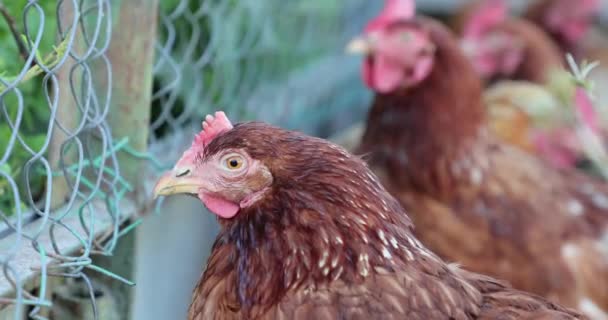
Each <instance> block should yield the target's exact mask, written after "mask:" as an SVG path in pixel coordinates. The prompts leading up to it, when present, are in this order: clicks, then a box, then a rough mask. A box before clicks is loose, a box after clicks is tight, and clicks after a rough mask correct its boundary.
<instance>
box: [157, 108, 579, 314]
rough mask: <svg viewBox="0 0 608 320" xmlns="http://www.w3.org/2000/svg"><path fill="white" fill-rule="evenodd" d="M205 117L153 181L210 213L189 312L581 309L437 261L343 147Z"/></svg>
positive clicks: (162, 190) (394, 204) (540, 311)
mask: <svg viewBox="0 0 608 320" xmlns="http://www.w3.org/2000/svg"><path fill="white" fill-rule="evenodd" d="M203 127H204V128H205V129H204V130H203V131H202V132H201V134H199V135H198V136H197V138H196V139H195V142H194V143H193V145H192V147H191V148H190V149H189V150H188V151H186V152H185V153H184V155H183V156H182V158H181V159H180V160H179V161H178V163H177V164H176V166H175V167H174V169H173V170H172V171H171V172H168V173H167V174H165V175H164V176H163V177H162V178H161V179H160V180H159V182H158V184H157V185H156V187H155V194H156V195H169V194H175V193H187V194H192V195H195V196H198V197H199V198H200V199H201V201H202V202H203V203H204V204H205V205H206V206H207V207H208V208H209V209H210V210H211V211H212V212H214V213H215V214H217V215H218V216H219V222H220V224H221V231H220V233H219V235H218V236H217V239H216V241H215V244H214V245H213V250H212V253H211V256H210V258H209V261H208V265H207V269H206V270H205V272H204V274H203V276H202V278H201V280H200V282H199V283H198V285H197V286H196V288H195V289H194V295H193V297H192V304H191V306H190V310H189V315H188V319H191V320H194V319H196V320H203V319H205V320H206V319H290V320H291V319H296V320H297V319H319V320H323V319H327V320H330V319H364V320H370V319H420V320H422V319H424V320H426V319H488V320H489V319H505V320H508V319H582V318H583V317H582V316H581V315H579V314H577V313H576V312H575V311H572V310H568V309H565V308H562V307H560V306H558V305H556V304H553V303H551V302H548V301H546V300H544V299H543V298H541V297H537V296H534V295H531V294H528V293H524V292H520V291H516V290H514V289H511V288H510V287H509V286H508V285H506V284H504V283H502V282H500V281H497V280H494V279H492V278H489V277H486V276H482V275H479V274H475V273H470V272H466V271H464V270H461V269H459V268H458V267H457V266H455V265H448V264H446V263H445V262H443V261H442V260H441V259H440V258H438V257H437V256H436V255H435V254H433V253H432V252H430V251H429V250H428V249H426V247H425V246H423V245H422V244H421V243H420V242H419V241H418V240H417V239H416V238H415V236H414V235H413V234H412V228H413V227H412V223H411V221H410V219H409V218H408V216H407V214H406V212H405V211H404V210H403V208H402V207H401V206H400V205H399V203H398V202H397V201H396V200H395V198H393V197H392V196H390V194H389V193H388V192H387V191H386V190H385V189H384V188H383V187H382V186H381V185H380V183H379V181H378V179H377V178H376V176H375V175H374V174H373V173H372V172H371V171H370V170H369V169H368V167H367V166H366V164H365V163H364V162H363V161H362V160H360V159H359V158H358V157H356V156H353V155H350V154H349V153H347V152H346V151H345V150H343V149H342V148H340V147H337V146H335V145H333V144H331V143H329V142H326V141H324V140H321V139H317V138H312V137H308V136H306V135H303V134H301V133H297V132H292V131H287V130H283V129H279V128H276V127H272V126H270V125H266V124H263V123H243V124H237V125H236V126H234V127H232V125H231V124H230V122H229V121H228V120H227V118H226V117H225V115H224V114H223V113H217V114H216V116H215V117H211V116H209V117H208V118H207V121H206V122H205V123H204V125H203Z"/></svg>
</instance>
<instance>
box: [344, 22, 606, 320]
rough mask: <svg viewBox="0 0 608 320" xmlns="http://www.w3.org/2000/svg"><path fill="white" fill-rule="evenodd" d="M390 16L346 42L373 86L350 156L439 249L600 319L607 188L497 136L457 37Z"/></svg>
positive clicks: (603, 306)
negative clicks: (364, 163) (368, 167)
mask: <svg viewBox="0 0 608 320" xmlns="http://www.w3.org/2000/svg"><path fill="white" fill-rule="evenodd" d="M396 16H397V15H396V14H394V13H393V14H392V15H390V16H387V15H385V14H384V13H381V14H380V16H379V17H378V18H376V19H375V20H373V21H372V22H370V24H369V25H368V28H367V29H366V32H365V35H364V36H363V37H361V38H358V39H355V40H353V42H352V43H351V45H350V48H351V50H353V51H355V50H357V51H361V52H365V53H366V59H365V61H364V64H363V78H364V82H365V83H366V85H367V86H369V87H370V88H371V89H373V90H374V91H375V92H376V96H375V99H374V102H373V105H372V108H371V111H370V113H369V117H368V122H367V127H366V130H365V134H364V137H363V140H362V142H361V147H360V149H359V152H361V153H362V154H366V155H368V157H369V159H370V163H371V164H372V166H373V168H374V170H375V171H376V172H377V173H378V174H379V176H380V177H381V178H382V181H383V183H384V185H385V186H387V187H388V188H389V190H390V191H391V192H392V193H393V194H394V195H396V196H397V197H398V199H399V200H400V201H401V203H402V204H403V205H404V206H405V207H406V209H408V211H409V212H410V214H411V216H412V218H413V220H414V223H415V225H416V226H417V228H416V234H417V235H418V236H419V238H420V239H421V240H422V242H423V243H425V244H426V245H428V246H429V247H430V248H431V249H432V250H434V251H435V252H436V253H438V254H439V255H440V256H442V257H444V258H445V259H447V260H449V261H456V262H459V263H462V264H463V265H465V266H467V267H469V268H471V269H472V270H475V271H477V272H481V273H486V274H491V275H494V276H497V277H500V278H504V279H507V280H509V281H511V282H512V283H513V284H514V286H515V287H518V288H522V289H525V290H529V291H532V292H536V293H540V294H542V295H545V296H547V297H550V298H553V299H556V300H558V301H560V302H562V303H565V304H567V305H569V306H573V307H578V308H580V309H581V310H583V311H585V312H587V313H588V314H590V315H592V316H594V318H597V319H602V318H603V317H605V316H606V313H605V312H606V310H608V288H607V287H606V286H605V285H604V283H606V280H607V279H608V252H607V251H606V249H605V248H606V243H605V239H606V238H607V237H608V228H607V225H608V206H607V205H606V203H605V202H604V201H603V200H606V199H608V198H607V195H608V187H607V186H606V185H604V184H601V183H598V182H597V181H596V180H594V179H592V178H590V177H587V176H584V175H581V174H580V173H578V172H576V171H572V170H566V171H562V172H560V171H556V170H554V169H552V168H551V167H549V166H546V165H545V164H544V163H543V162H541V161H539V160H537V159H536V158H535V157H533V156H531V155H529V154H527V153H525V152H522V151H520V150H518V149H516V148H512V147H510V146H509V145H506V144H504V143H503V142H502V141H500V140H499V139H498V138H497V137H496V136H495V134H494V133H492V132H491V131H490V130H488V129H487V126H488V124H487V118H486V117H487V113H486V107H485V105H484V103H483V100H482V83H481V81H480V79H479V77H478V76H477V74H476V72H475V70H474V68H473V67H472V65H471V64H470V63H469V61H468V59H467V57H465V55H464V54H463V53H462V52H461V50H460V46H459V43H458V41H457V39H456V38H455V36H454V35H453V34H452V33H451V32H450V31H449V30H447V29H446V28H445V27H444V26H443V25H441V24H439V23H437V22H435V21H432V20H430V19H427V18H423V17H420V18H413V17H412V16H411V15H410V14H409V13H407V12H403V14H402V15H401V16H400V18H396Z"/></svg>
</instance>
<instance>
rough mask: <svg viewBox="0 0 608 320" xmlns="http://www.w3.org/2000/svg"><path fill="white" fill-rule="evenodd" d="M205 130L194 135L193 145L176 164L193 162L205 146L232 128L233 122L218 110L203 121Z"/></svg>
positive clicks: (181, 164)
mask: <svg viewBox="0 0 608 320" xmlns="http://www.w3.org/2000/svg"><path fill="white" fill-rule="evenodd" d="M202 126H203V130H201V132H200V133H199V134H197V135H196V136H195V137H194V141H192V146H191V147H190V149H188V150H186V151H185V152H184V154H183V155H182V157H181V158H180V159H179V161H178V162H177V164H176V167H177V166H183V165H188V164H191V163H192V162H193V161H194V159H195V158H196V155H197V154H198V153H199V152H200V151H202V150H203V148H204V147H205V146H206V145H208V144H209V142H211V140H213V139H215V137H217V136H218V135H219V134H220V133H222V132H225V131H228V130H230V129H232V123H230V120H229V119H228V117H226V114H225V113H224V112H223V111H218V112H216V113H215V116H212V115H210V114H209V115H207V116H206V117H205V120H204V121H203V124H202Z"/></svg>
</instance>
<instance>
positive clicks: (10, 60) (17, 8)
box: [0, 0, 65, 215]
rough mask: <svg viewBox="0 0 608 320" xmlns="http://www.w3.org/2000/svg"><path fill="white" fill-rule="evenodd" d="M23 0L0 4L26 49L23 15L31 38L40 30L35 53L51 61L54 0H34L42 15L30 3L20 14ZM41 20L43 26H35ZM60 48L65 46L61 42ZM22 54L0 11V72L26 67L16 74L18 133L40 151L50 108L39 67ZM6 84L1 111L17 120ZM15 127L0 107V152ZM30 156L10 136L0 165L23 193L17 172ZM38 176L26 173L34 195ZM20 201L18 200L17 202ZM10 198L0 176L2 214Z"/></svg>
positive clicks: (7, 76)
mask: <svg viewBox="0 0 608 320" xmlns="http://www.w3.org/2000/svg"><path fill="white" fill-rule="evenodd" d="M28 2H29V1H28V0H9V1H2V0H0V6H2V7H3V9H5V11H6V12H7V13H8V14H9V15H10V17H11V18H12V19H13V20H14V25H15V27H16V29H17V31H18V32H19V36H20V37H21V41H23V43H24V44H25V45H26V46H27V48H28V50H30V51H31V50H32V44H31V43H30V44H28V43H27V40H26V37H25V36H24V34H25V32H26V28H25V22H26V21H27V32H28V33H29V34H28V35H29V37H28V38H29V39H30V41H34V40H35V39H36V38H37V36H38V33H39V32H41V33H42V38H41V42H40V45H39V46H38V48H37V50H36V55H37V56H38V58H39V59H40V60H41V61H43V62H44V63H45V64H46V65H47V66H49V67H50V66H51V65H52V64H54V63H56V61H55V59H54V54H53V53H54V52H56V51H55V49H54V46H55V45H57V43H56V39H57V38H58V37H57V34H56V31H57V19H56V6H57V1H56V0H44V1H39V5H40V7H41V9H42V10H43V12H44V16H43V17H41V15H40V12H39V11H38V10H37V9H36V7H35V6H30V9H29V10H28V11H27V15H25V14H24V12H25V9H26V6H27V5H28ZM41 25H42V28H40V26H41ZM61 50H62V51H63V50H65V48H61ZM25 63H26V61H25V58H24V57H23V56H22V55H21V54H20V52H19V49H18V46H17V40H16V39H15V35H14V34H13V33H12V32H11V30H10V28H9V23H8V21H7V20H6V19H5V17H4V16H3V15H0V77H1V78H2V79H3V80H4V81H6V82H9V83H10V82H12V81H14V80H15V79H17V77H18V76H19V75H20V73H21V72H22V71H23V70H24V69H27V73H26V74H25V77H23V79H22V80H20V82H19V84H18V86H17V88H18V89H19V91H20V93H21V96H22V98H23V108H22V110H23V114H22V119H21V125H20V127H19V135H20V137H21V138H22V139H23V141H24V142H25V143H26V144H27V145H28V146H29V148H30V149H32V150H33V151H34V152H37V151H39V150H40V149H41V148H42V146H43V145H44V142H45V140H46V139H47V136H46V132H47V128H48V122H49V116H50V110H49V106H48V102H47V99H46V96H45V88H44V84H43V77H42V73H43V72H42V70H41V69H40V68H39V67H37V66H35V65H33V66H26V65H25ZM5 89H6V88H4V86H2V85H0V93H2V95H1V96H0V100H1V102H2V104H0V108H6V113H7V114H8V115H9V118H10V120H11V122H12V123H15V121H16V120H17V114H18V111H19V99H18V95H17V94H16V93H15V91H8V92H5V91H6V90H5ZM13 134H14V132H13V129H11V127H10V126H9V124H8V121H7V119H6V117H5V116H4V112H0V157H2V156H4V154H5V153H6V152H7V150H8V146H9V141H10V139H11V138H12V136H13ZM30 158H31V154H30V153H29V152H27V151H26V149H25V148H24V147H23V146H21V144H20V143H19V142H18V141H15V144H14V145H13V149H12V150H11V151H10V154H9V158H8V162H7V163H5V164H3V165H2V166H0V171H2V172H4V173H6V174H9V175H10V176H11V177H12V178H13V179H14V180H15V181H16V182H17V184H18V186H19V189H20V190H21V192H20V194H21V195H24V194H25V192H24V186H25V184H26V182H25V181H24V176H23V174H22V171H23V170H22V169H23V165H24V164H25V163H26V162H27V160H29V159H30ZM42 179H43V178H42V177H41V176H34V177H31V178H30V187H31V188H32V192H33V194H34V195H36V194H40V192H42V186H43V180H42ZM20 205H21V206H23V203H21V204H20ZM14 207H15V203H14V200H13V193H12V191H11V189H10V187H9V184H8V181H7V180H6V179H4V178H0V210H1V211H2V212H4V213H5V214H7V215H11V214H13V213H14V212H13V211H14Z"/></svg>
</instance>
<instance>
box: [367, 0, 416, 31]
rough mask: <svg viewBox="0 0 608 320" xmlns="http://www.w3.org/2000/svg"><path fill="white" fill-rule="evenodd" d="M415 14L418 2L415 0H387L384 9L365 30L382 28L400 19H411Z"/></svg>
mask: <svg viewBox="0 0 608 320" xmlns="http://www.w3.org/2000/svg"><path fill="white" fill-rule="evenodd" d="M415 14H416V4H415V3H414V0H386V2H385V3H384V9H382V12H380V14H379V15H378V16H377V17H376V18H375V19H373V20H372V21H370V22H369V23H368V24H367V26H366V27H365V32H370V31H374V30H378V29H382V28H384V27H386V26H387V25H388V24H391V23H393V22H395V21H398V20H405V19H411V18H413V17H414V15H415Z"/></svg>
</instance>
